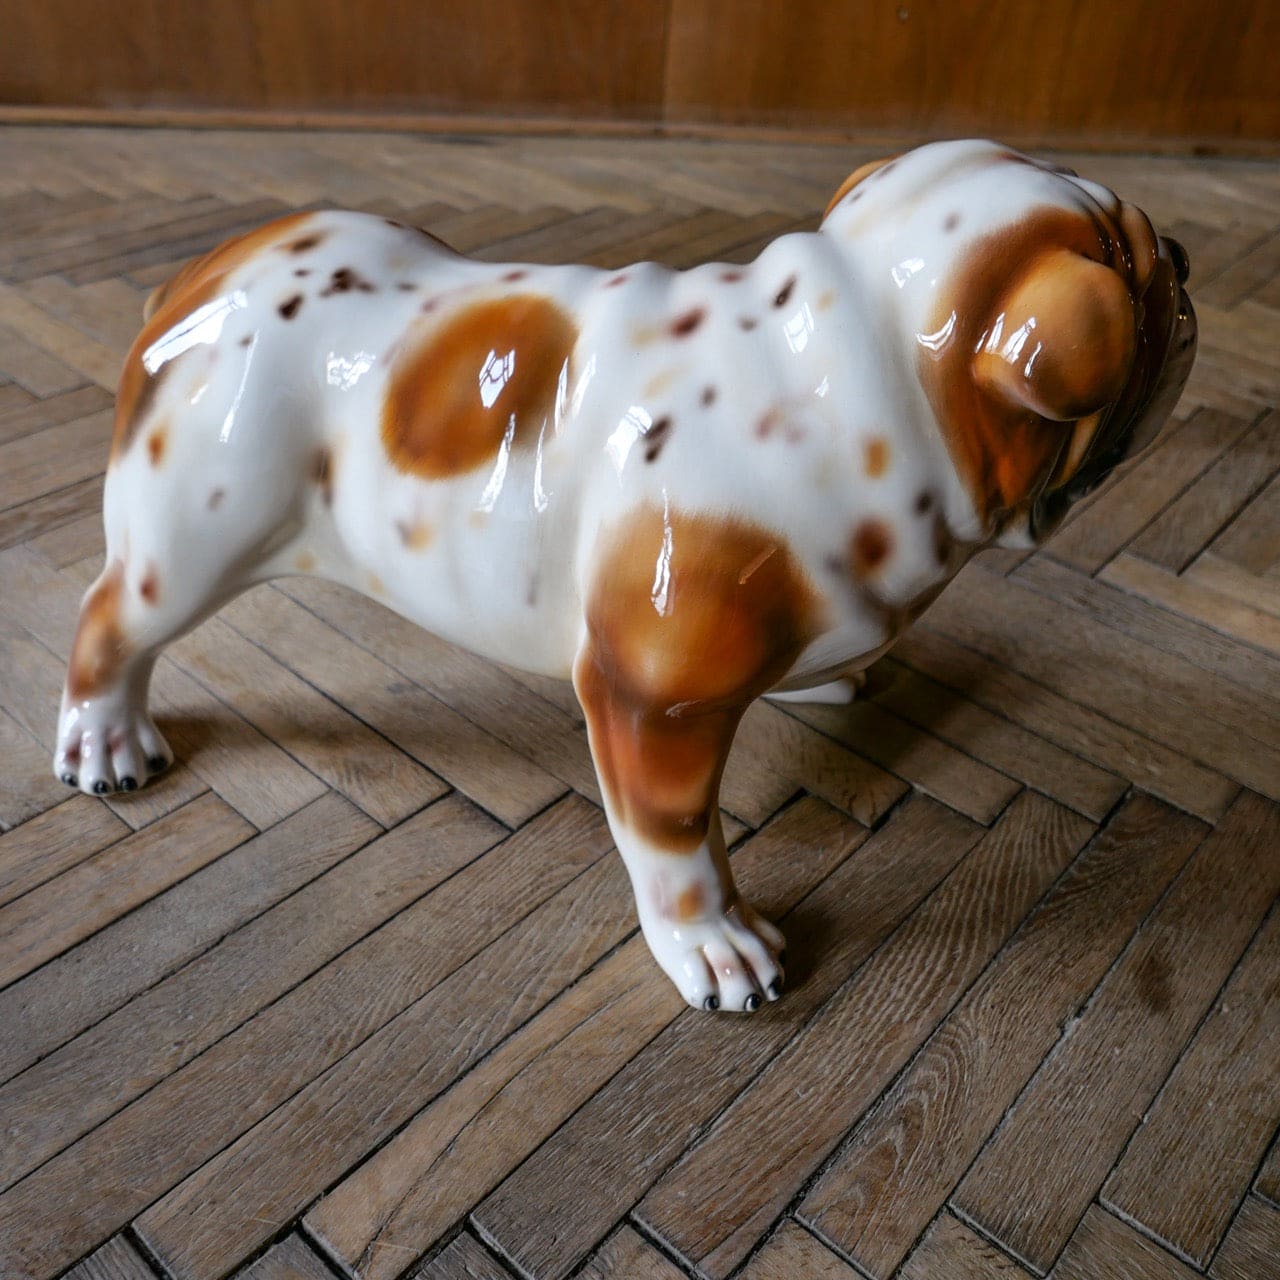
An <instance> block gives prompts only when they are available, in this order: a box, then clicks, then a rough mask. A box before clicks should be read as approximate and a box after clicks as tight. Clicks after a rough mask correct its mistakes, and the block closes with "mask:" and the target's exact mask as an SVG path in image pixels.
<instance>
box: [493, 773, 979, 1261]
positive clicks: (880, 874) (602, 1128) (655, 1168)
mask: <svg viewBox="0 0 1280 1280" xmlns="http://www.w3.org/2000/svg"><path fill="white" fill-rule="evenodd" d="M977 834H978V832H977V831H976V830H975V829H974V828H973V826H972V824H970V823H968V822H967V821H965V820H964V819H962V818H959V817H957V816H956V815H954V814H951V813H949V812H948V811H947V810H944V809H942V808H941V807H939V806H937V805H935V804H933V803H932V802H930V801H927V800H923V799H916V800H913V801H911V802H909V803H908V804H906V805H905V806H903V807H900V808H899V809H897V810H896V811H895V814H894V817H893V819H892V820H891V821H890V822H889V823H888V824H886V825H885V826H884V827H883V828H881V830H880V831H879V832H877V833H876V835H874V836H872V837H871V839H869V840H868V841H867V842H866V844H865V845H864V846H863V847H862V849H861V850H859V853H858V856H857V857H855V858H852V859H850V860H849V861H847V862H845V863H842V864H841V866H840V867H839V868H837V870H836V871H835V872H834V873H833V874H832V875H830V876H829V877H828V878H827V879H826V880H824V881H823V883H822V884H821V885H819V887H818V888H817V889H815V890H814V891H813V893H812V894H810V895H809V897H808V898H807V899H806V900H805V901H804V902H802V903H801V904H800V906H799V907H798V908H797V909H796V915H797V916H799V918H800V919H801V920H803V919H804V918H805V917H806V916H808V917H809V918H810V919H823V918H826V919H831V917H833V916H834V917H835V918H836V920H837V921H843V927H841V928H840V932H839V933H838V934H836V936H834V937H829V938H828V945H829V947H830V951H829V952H828V955H829V957H830V959H831V960H832V963H831V964H824V965H823V966H821V968H818V969H815V970H814V971H813V972H812V973H810V974H809V976H808V979H807V981H804V982H803V983H802V984H801V985H800V986H799V987H796V986H795V985H794V983H795V975H796V973H797V971H798V972H799V973H800V974H804V973H805V972H806V969H807V967H808V966H807V964H806V961H805V956H804V951H803V950H802V949H798V954H797V955H795V956H793V958H792V961H791V969H792V982H793V987H792V991H791V996H790V998H789V1002H788V1003H785V1004H781V1005H778V1006H769V1009H768V1014H767V1016H766V1017H763V1018H752V1019H751V1020H750V1021H749V1022H748V1023H746V1024H744V1026H743V1027H742V1029H741V1031H738V1030H737V1028H734V1032H735V1033H736V1034H735V1035H734V1040H735V1046H736V1054H735V1056H736V1058H737V1061H738V1062H739V1064H740V1066H739V1069H738V1071H735V1072H734V1073H732V1074H730V1075H728V1076H726V1074H725V1073H723V1072H717V1071H716V1070H715V1069H714V1064H715V1063H716V1062H717V1061H718V1060H719V1057H720V1054H721V1052H722V1043H721V1038H722V1035H723V1033H718V1032H717V1031H716V1030H715V1029H714V1028H712V1027H709V1026H708V1025H707V1024H706V1022H705V1021H704V1020H700V1019H690V1018H684V1019H682V1020H680V1021H679V1022H677V1023H674V1024H673V1025H672V1026H671V1027H670V1028H669V1029H668V1030H667V1031H666V1032H664V1033H663V1034H661V1035H659V1036H658V1037H657V1038H656V1039H654V1040H653V1041H651V1042H650V1043H649V1044H648V1045H647V1046H646V1047H645V1048H644V1050H642V1051H641V1052H640V1053H639V1054H637V1055H636V1056H635V1057H634V1058H633V1059H632V1060H631V1061H630V1062H629V1063H628V1065H627V1066H626V1067H625V1068H624V1069H623V1070H622V1071H621V1072H619V1073H618V1075H617V1076H615V1077H614V1079H613V1080H612V1081H611V1082H610V1084H609V1086H608V1087H607V1088H605V1089H603V1090H602V1091H601V1092H599V1093H597V1094H596V1095H595V1097H594V1098H592V1100H591V1101H590V1102H589V1103H588V1104H587V1105H586V1106H585V1107H583V1108H582V1110H580V1111H579V1112H577V1114H576V1115H574V1116H573V1118H572V1119H571V1120H570V1122H569V1123H568V1124H566V1125H564V1126H563V1127H562V1128H561V1129H560V1130H559V1131H558V1132H557V1133H556V1134H555V1135H554V1137H553V1138H552V1139H551V1140H550V1141H549V1142H547V1143H545V1144H544V1145H543V1146H542V1147H541V1148H539V1150H538V1151H537V1152H535V1154H534V1155H533V1156H532V1157H531V1158H530V1159H529V1160H527V1161H526V1162H525V1163H524V1164H523V1165H521V1166H520V1168H519V1169H517V1170H516V1171H515V1173H514V1174H512V1175H511V1176H510V1177H509V1178H507V1179H506V1181H505V1182H504V1183H502V1185H500V1186H499V1187H498V1188H497V1190H496V1191H495V1192H493V1193H492V1194H491V1195H490V1196H488V1197H487V1198H486V1199H485V1200H484V1201H483V1202H482V1203H481V1204H480V1205H479V1207H478V1208H477V1209H476V1211H475V1213H474V1219H475V1221H476V1222H477V1223H478V1224H479V1225H480V1226H481V1228H482V1229H483V1230H484V1231H485V1233H486V1234H487V1235H488V1237H489V1238H490V1239H492V1240H494V1241H496V1242H497V1243H498V1244H499V1246H500V1247H501V1249H502V1250H503V1252H504V1254H506V1255H507V1256H509V1257H511V1259H512V1260H513V1262H515V1263H516V1265H517V1266H519V1267H522V1268H524V1269H525V1270H526V1271H530V1270H531V1271H534V1272H535V1273H536V1274H539V1275H541V1274H543V1273H544V1272H545V1274H546V1275H548V1276H555V1277H561V1276H564V1275H566V1274H568V1272H570V1271H571V1270H572V1269H573V1268H574V1267H575V1266H576V1265H577V1264H578V1263H579V1262H580V1261H581V1259H582V1258H583V1257H584V1256H585V1255H586V1254H587V1253H589V1252H590V1250H591V1248H592V1247H593V1246H594V1245H595V1244H596V1243H597V1242H598V1241H599V1240H600V1239H602V1238H603V1236H604V1235H605V1234H606V1233H607V1231H608V1221H609V1216H610V1212H611V1211H610V1209H609V1207H608V1206H609V1205H610V1204H611V1203H617V1202H618V1201H620V1200H623V1199H626V1200H628V1203H631V1202H633V1201H635V1200H636V1199H638V1198H639V1197H640V1196H641V1195H642V1194H643V1193H644V1191H646V1190H647V1189H648V1187H649V1186H651V1185H652V1184H653V1182H655V1181H656V1180H657V1177H658V1176H659V1175H660V1173H661V1171H662V1169H663V1168H664V1167H665V1166H666V1165H667V1164H669V1163H670V1162H671V1161H672V1160H673V1159H674V1158H675V1157H677V1156H678V1155H679V1153H680V1151H681V1150H683V1148H684V1146H685V1145H686V1144H687V1142H688V1140H689V1135H690V1132H691V1130H692V1129H693V1128H694V1127H695V1126H697V1125H699V1124H705V1123H706V1122H707V1121H709V1120H710V1119H711V1117H712V1116H714V1115H715V1114H717V1113H718V1112H720V1111H721V1110H722V1109H723V1108H724V1106H725V1105H727V1104H728V1103H729V1102H730V1101H731V1100H732V1099H733V1098H734V1097H736V1096H737V1095H738V1094H739V1093H740V1092H741V1090H742V1087H744V1086H745V1085H746V1084H747V1083H749V1082H750V1080H751V1079H752V1078H753V1077H754V1076H755V1075H756V1073H757V1072H759V1071H760V1070H762V1069H763V1068H764V1067H765V1066H766V1065H767V1064H768V1063H769V1062H770V1061H772V1060H773V1058H774V1057H775V1056H776V1054H777V1053H778V1052H779V1050H780V1049H781V1048H782V1046H783V1045H784V1044H785V1043H786V1042H787V1041H789V1040H790V1039H791V1037H792V1035H793V1034H794V1032H795V1030H796V1026H797V1019H801V1018H805V1017H806V1015H810V1014H812V1012H813V1011H814V1010H815V1009H816V1008H818V1007H820V1006H821V1005H822V1004H823V1003H825V1001H826V999H827V998H829V997H830V996H831V995H832V994H834V992H835V991H836V990H837V989H839V986H840V983H841V978H842V975H848V974H849V972H850V971H851V970H852V969H854V968H855V967H856V965H857V963H858V962H859V961H861V960H863V959H865V958H866V956H867V955H868V954H870V952H871V951H872V950H873V949H874V947H875V945H876V944H877V943H878V942H879V941H881V940H882V939H883V938H884V937H885V936H886V935H887V934H888V933H889V932H890V931H891V930H892V929H893V928H894V927H895V926H896V925H897V923H898V922H899V920H900V919H901V918H902V917H903V916H905V915H906V914H908V913H909V912H910V911H911V910H912V908H914V907H915V906H916V905H917V904H918V903H919V901H920V899H921V897H922V896H923V895H924V894H925V893H926V892H927V891H928V889H931V888H932V887H933V886H934V885H935V884H936V883H937V882H938V880H939V879H941V878H942V877H943V876H944V875H945V874H946V873H947V872H948V871H949V870H951V868H952V867H953V866H954V865H955V864H956V863H957V862H958V861H959V860H960V859H961V858H962V857H963V856H964V854H965V853H966V852H967V851H968V850H969V849H970V848H971V847H972V845H973V844H974V843H975V842H976V839H977ZM789 919H790V917H784V919H783V922H782V923H783V928H784V929H785V928H787V927H788V921H789ZM855 922H856V927H855ZM796 933H797V930H796V929H795V928H792V934H793V937H795V935H796ZM803 942H804V936H803V934H801V935H800V936H799V937H795V943H793V945H796V944H801V945H802V944H803ZM672 1081H680V1082H684V1085H683V1086H682V1088H681V1089H680V1091H679V1093H678V1096H675V1097H669V1096H668V1092H669V1087H670V1082H672ZM693 1082H697V1084H696V1087H689V1085H691V1084H693ZM641 1123H645V1130H646V1141H645V1144H644V1149H643V1150H635V1149H634V1148H631V1147H630V1146H629V1145H628V1144H626V1143H625V1142H624V1141H622V1140H620V1139H621V1136H622V1135H625V1134H627V1133H629V1132H631V1131H632V1129H633V1127H634V1126H635V1125H638V1124H641ZM659 1124H660V1126H661V1127H660V1128H659Z"/></svg>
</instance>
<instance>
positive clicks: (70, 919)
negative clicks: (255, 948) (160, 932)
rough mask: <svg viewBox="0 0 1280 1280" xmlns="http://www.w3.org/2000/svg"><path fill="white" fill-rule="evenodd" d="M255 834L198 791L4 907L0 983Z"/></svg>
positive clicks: (232, 812)
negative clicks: (196, 795)
mask: <svg viewBox="0 0 1280 1280" xmlns="http://www.w3.org/2000/svg"><path fill="white" fill-rule="evenodd" d="M252 833H253V828H252V827H250V826H249V824H248V823H247V822H245V820H244V819H243V818H242V817H241V816H240V815H239V814H238V813H236V812H235V810H234V809H231V808H229V807H228V806H227V805H225V804H223V802H222V801H221V800H219V799H217V798H216V797H215V796H201V797H200V798H199V799H196V800H193V801H192V802H191V803H190V804H188V805H184V806H183V808H181V809H179V810H178V811H177V812H176V813H172V814H170V815H169V816H168V817H167V818H165V819H163V820H162V821H161V822H157V823H154V824H152V825H151V826H150V827H147V828H146V829H145V830H143V831H138V832H134V833H133V834H132V835H130V836H127V837H126V838H125V839H123V840H120V841H118V842H117V843H116V844H113V845H111V846H109V847H108V848H106V849H104V850H103V851H102V852H101V853H96V854H94V855H93V856H92V857H89V858H86V859H84V860H83V861H81V862H78V863H76V865H75V866H73V867H70V868H68V869H67V870H66V871H64V872H63V873H62V874H61V875H59V876H57V877H55V878H54V879H52V880H48V881H46V882H45V883H44V884H42V885H40V886H39V888H36V889H32V890H31V891H30V892H29V893H27V894H24V895H23V896H22V897H21V898H18V899H16V900H15V901H13V902H10V903H9V904H8V905H7V906H5V907H0V938H2V939H3V943H2V944H0V986H3V985H5V984H7V983H10V982H13V981H15V980H16V979H17V978H20V977H21V976H22V975H23V974H24V973H29V972H30V971H31V970H32V969H34V968H36V967H37V966H38V965H41V964H44V963H45V962H46V961H47V960H49V959H51V958H52V957H53V956H55V955H57V954H58V953H59V952H60V951H65V950H66V949H67V948H68V947H71V946H74V945H75V943H77V942H80V941H82V940H83V939H84V938H87V937H88V936H89V935H90V934H92V933H94V932H96V931H97V930H98V929H101V928H103V927H104V926H105V925H106V924H108V923H109V922H110V921H111V920H113V919H114V918H115V917H116V916H118V915H121V914H123V913H124V912H125V911H128V910H130V909H131V908H133V907H135V906H137V905H138V904H140V903H143V902H146V901H147V899H148V898H151V897H152V896H154V895H155V894H157V893H159V892H161V891H162V890H163V889H165V888H167V887H168V886H169V885H171V884H174V883H176V882H177V881H179V880H181V879H183V878H184V877H186V876H188V875H190V874H191V873H192V872H193V871H195V870H197V869H198V868H200V867H202V866H204V865H205V864H206V863H208V862H211V861H212V860H213V859H214V858H217V857H219V856H221V855H222V854H223V853H225V852H226V851H227V850H228V849H232V848H234V847H235V846H236V845H237V844H240V843H241V842H242V841H243V840H246V839H247V838H248V837H249V836H250V835H251V834H252ZM160 849H164V850H165V852H166V856H165V857H164V858H163V859H161V858H158V857H156V852H157V851H158V850H160ZM2 1162H3V1157H0V1164H2ZM0 1180H2V1179H0Z"/></svg>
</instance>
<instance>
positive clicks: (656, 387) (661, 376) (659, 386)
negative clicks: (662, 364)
mask: <svg viewBox="0 0 1280 1280" xmlns="http://www.w3.org/2000/svg"><path fill="white" fill-rule="evenodd" d="M686 372H687V370H686V369H684V368H679V369H677V368H674V367H673V368H669V369H660V370H659V371H658V372H657V373H655V374H654V375H653V377H652V378H650V379H649V381H648V382H646V383H645V384H644V387H643V389H642V390H641V392H640V394H641V395H642V396H643V397H644V398H645V399H646V400H652V399H653V398H654V397H655V396H660V395H661V394H662V393H663V392H664V391H668V390H670V389H671V387H673V386H674V385H675V384H676V382H678V381H679V379H680V378H682V377H683V376H684V375H685V373H686Z"/></svg>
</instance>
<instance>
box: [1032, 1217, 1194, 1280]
mask: <svg viewBox="0 0 1280 1280" xmlns="http://www.w3.org/2000/svg"><path fill="white" fill-rule="evenodd" d="M1196 1274H1197V1273H1196V1272H1194V1271H1192V1270H1191V1268H1190V1267H1188V1266H1187V1265H1186V1264H1185V1263H1183V1262H1180V1261H1179V1260H1178V1259H1177V1258H1175V1257H1174V1256H1173V1255H1172V1254H1169V1253H1166V1252H1165V1251H1164V1250H1163V1249H1161V1248H1160V1247H1159V1246H1158V1245H1156V1244H1154V1243H1153V1242H1152V1241H1150V1240H1148V1239H1146V1238H1145V1237H1144V1236H1141V1235H1139V1234H1138V1232H1136V1231H1135V1230H1134V1229H1133V1228H1132V1227H1130V1226H1128V1225H1126V1224H1125V1223H1123V1222H1121V1221H1119V1219H1117V1218H1113V1217H1112V1216H1111V1215H1110V1214H1109V1213H1107V1212H1105V1211H1104V1210H1102V1209H1099V1208H1098V1207H1097V1206H1096V1205H1095V1206H1093V1207H1092V1208H1091V1209H1090V1210H1089V1212H1088V1213H1086V1214H1085V1216H1084V1218H1083V1220H1082V1221H1081V1223H1080V1226H1079V1227H1078V1228H1077V1229H1076V1232H1075V1234H1074V1235H1073V1236H1072V1237H1071V1241H1070V1243H1069V1244H1068V1245H1067V1248H1066V1250H1065V1251H1064V1253H1063V1255H1062V1259H1061V1261H1060V1262H1059V1263H1058V1265H1057V1266H1056V1267H1054V1269H1053V1280H1195V1276H1196Z"/></svg>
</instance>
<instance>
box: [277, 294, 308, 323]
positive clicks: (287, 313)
mask: <svg viewBox="0 0 1280 1280" xmlns="http://www.w3.org/2000/svg"><path fill="white" fill-rule="evenodd" d="M301 306H302V294H300V293H295V294H294V295H293V297H292V298H288V299H286V300H285V301H284V302H282V303H281V304H280V306H279V307H278V308H277V310H278V311H279V312H280V315H281V316H282V317H283V318H284V319H285V320H292V319H293V317H294V316H296V315H297V314H298V311H299V309H300V308H301Z"/></svg>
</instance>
